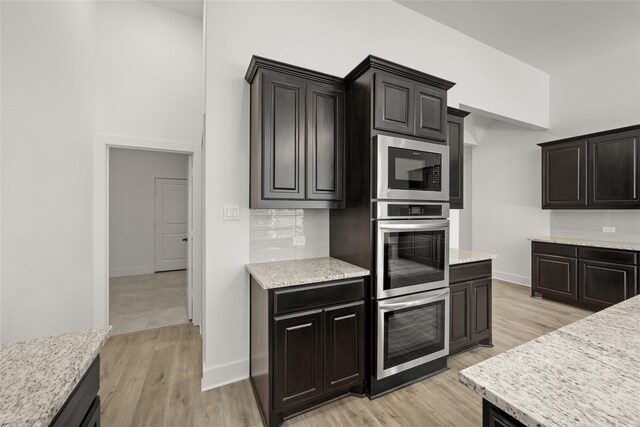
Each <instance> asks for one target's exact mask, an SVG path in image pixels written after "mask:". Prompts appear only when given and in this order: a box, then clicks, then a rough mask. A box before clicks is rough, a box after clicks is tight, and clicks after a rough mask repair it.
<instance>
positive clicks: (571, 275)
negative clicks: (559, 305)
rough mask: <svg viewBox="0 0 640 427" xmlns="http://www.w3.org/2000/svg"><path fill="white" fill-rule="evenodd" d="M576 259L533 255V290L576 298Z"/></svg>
mask: <svg viewBox="0 0 640 427" xmlns="http://www.w3.org/2000/svg"><path fill="white" fill-rule="evenodd" d="M577 269H578V260H577V259H575V258H567V257H562V256H556V255H542V254H534V255H533V272H532V273H533V290H534V291H537V292H543V293H547V294H550V295H556V296H560V297H564V298H570V299H573V300H577V277H578V274H577V273H578V271H577Z"/></svg>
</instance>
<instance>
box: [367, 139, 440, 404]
mask: <svg viewBox="0 0 640 427" xmlns="http://www.w3.org/2000/svg"><path fill="white" fill-rule="evenodd" d="M374 142H375V145H376V148H377V149H376V155H377V162H376V163H377V171H376V172H377V179H376V181H377V182H376V196H377V199H375V200H374V206H375V209H374V215H375V217H374V219H373V228H374V230H373V234H374V237H375V239H374V251H373V256H374V264H375V269H374V274H373V283H372V284H373V285H374V289H375V292H374V293H375V299H374V301H373V307H372V310H373V322H372V323H373V328H374V329H375V332H374V335H373V346H374V348H373V350H374V353H375V354H374V359H373V361H374V363H373V364H372V382H373V384H372V390H371V394H372V395H375V394H380V393H383V392H384V391H385V389H393V388H396V387H398V386H401V385H403V383H409V382H412V381H415V380H417V379H419V378H420V377H422V376H425V375H427V374H428V373H429V372H428V369H429V366H430V365H429V363H430V362H433V363H435V362H434V361H440V364H437V365H436V366H437V367H435V368H434V369H436V370H438V369H441V366H442V363H444V366H446V356H448V354H449V321H448V319H449V288H448V286H449V220H448V219H447V218H448V217H449V204H448V203H446V202H445V201H446V200H448V198H449V185H448V178H449V171H448V164H449V160H448V155H449V153H448V147H447V146H443V145H437V144H431V143H426V142H419V141H411V140H406V139H400V138H391V137H387V136H377V137H376V138H375V141H374ZM443 200H445V201H443ZM412 372H413V374H412ZM394 377H396V379H394Z"/></svg>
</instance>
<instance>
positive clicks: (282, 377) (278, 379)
mask: <svg viewBox="0 0 640 427" xmlns="http://www.w3.org/2000/svg"><path fill="white" fill-rule="evenodd" d="M274 322H275V329H276V331H275V345H274V347H273V359H274V362H275V369H274V374H275V375H274V376H275V383H274V387H275V399H274V404H275V405H274V406H275V409H276V411H283V410H285V409H286V408H288V407H293V406H296V405H299V404H302V403H305V402H308V401H310V400H313V399H315V398H317V397H318V396H321V395H322V393H323V388H322V353H321V349H322V310H316V311H313V312H309V313H302V314H293V315H290V316H285V317H276V318H275V319H274Z"/></svg>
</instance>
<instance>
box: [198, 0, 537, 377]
mask: <svg viewBox="0 0 640 427" xmlns="http://www.w3.org/2000/svg"><path fill="white" fill-rule="evenodd" d="M267 16H268V18H269V19H265V17H267ZM206 19H207V35H206V37H207V38H206V50H207V59H206V61H207V64H206V65H207V76H206V81H207V86H206V97H207V102H206V111H207V140H206V160H205V164H206V170H207V174H206V225H207V230H206V242H205V243H206V248H207V258H206V270H207V272H209V273H208V274H207V278H206V300H205V307H206V313H205V314H206V315H205V322H206V325H205V326H206V328H205V342H204V350H205V358H204V364H205V370H204V378H203V386H204V387H205V388H207V387H213V386H217V385H222V384H224V383H227V382H231V381H234V380H237V379H240V378H245V377H247V375H248V366H249V364H248V355H249V341H248V336H249V329H248V301H249V299H248V290H249V288H248V280H247V274H246V272H245V269H244V264H245V263H247V262H248V261H249V210H248V201H249V194H248V192H249V150H248V149H249V86H248V84H247V83H246V82H245V81H244V80H243V77H244V74H245V72H246V69H247V66H248V64H249V60H250V59H251V55H252V54H256V55H261V56H265V57H270V58H273V59H277V60H280V61H285V62H289V63H292V64H295V65H299V66H304V67H308V68H311V69H315V70H319V71H323V72H327V73H331V74H334V75H338V76H344V75H346V74H347V72H349V71H350V70H351V69H352V68H353V67H355V66H356V65H357V64H358V63H359V62H360V61H361V60H362V59H364V58H365V57H366V56H367V55H368V54H375V55H378V56H381V57H383V58H388V59H390V60H392V61H396V62H399V63H401V64H405V65H408V66H411V67H414V68H417V69H420V70H423V71H426V72H428V73H431V74H434V75H437V76H440V77H443V78H446V79H450V80H453V81H455V82H457V83H458V84H457V85H456V86H455V87H454V88H453V89H452V90H451V91H450V94H451V96H450V102H449V104H450V105H453V106H458V105H459V103H465V104H466V105H472V106H475V107H477V108H479V109H483V110H486V111H492V112H494V113H496V114H502V115H505V116H512V117H513V118H514V119H518V120H521V121H524V122H528V123H532V124H535V125H539V126H546V125H548V77H547V75H546V74H545V73H543V72H541V71H538V70H535V69H534V68H532V67H530V66H528V65H526V64H524V63H522V62H519V61H517V60H515V59H513V58H511V57H509V56H507V55H504V54H502V53H500V52H498V51H496V50H494V49H492V48H490V47H488V46H486V45H484V44H482V43H480V42H477V41H475V40H473V39H471V38H469V37H467V36H465V35H463V34H461V33H458V32H456V31H454V30H452V29H450V28H448V27H445V26H443V25H441V24H439V23H437V22H435V21H432V20H430V19H428V18H425V17H424V16H422V15H419V14H417V13H415V12H413V11H411V10H409V9H407V8H405V7H403V6H401V5H399V4H397V3H393V2H208V4H207V15H206ZM224 203H237V204H239V205H240V206H241V219H240V221H237V222H227V221H225V222H223V221H222V205H223V204H224ZM474 209H475V206H474Z"/></svg>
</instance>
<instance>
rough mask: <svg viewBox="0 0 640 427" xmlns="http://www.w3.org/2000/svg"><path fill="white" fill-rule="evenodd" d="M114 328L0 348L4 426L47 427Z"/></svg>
mask: <svg viewBox="0 0 640 427" xmlns="http://www.w3.org/2000/svg"><path fill="white" fill-rule="evenodd" d="M110 330H111V327H108V328H103V329H91V330H88V331H80V332H74V333H70V334H65V335H57V336H51V337H46V338H36V339H32V340H28V341H20V342H16V343H10V344H3V345H2V346H0V426H48V425H49V424H50V423H51V421H52V420H53V418H54V417H55V416H56V415H57V413H58V411H59V410H60V409H61V408H62V406H63V405H64V403H65V402H66V400H67V398H68V397H69V396H70V395H71V393H72V392H73V390H74V389H75V387H76V386H77V385H78V383H79V382H80V380H81V379H82V377H83V376H84V374H85V373H86V372H87V370H88V369H89V367H90V366H91V363H93V361H94V359H95V358H96V356H98V354H99V353H100V349H101V348H102V346H103V345H104V343H105V342H106V341H107V338H109V332H110Z"/></svg>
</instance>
